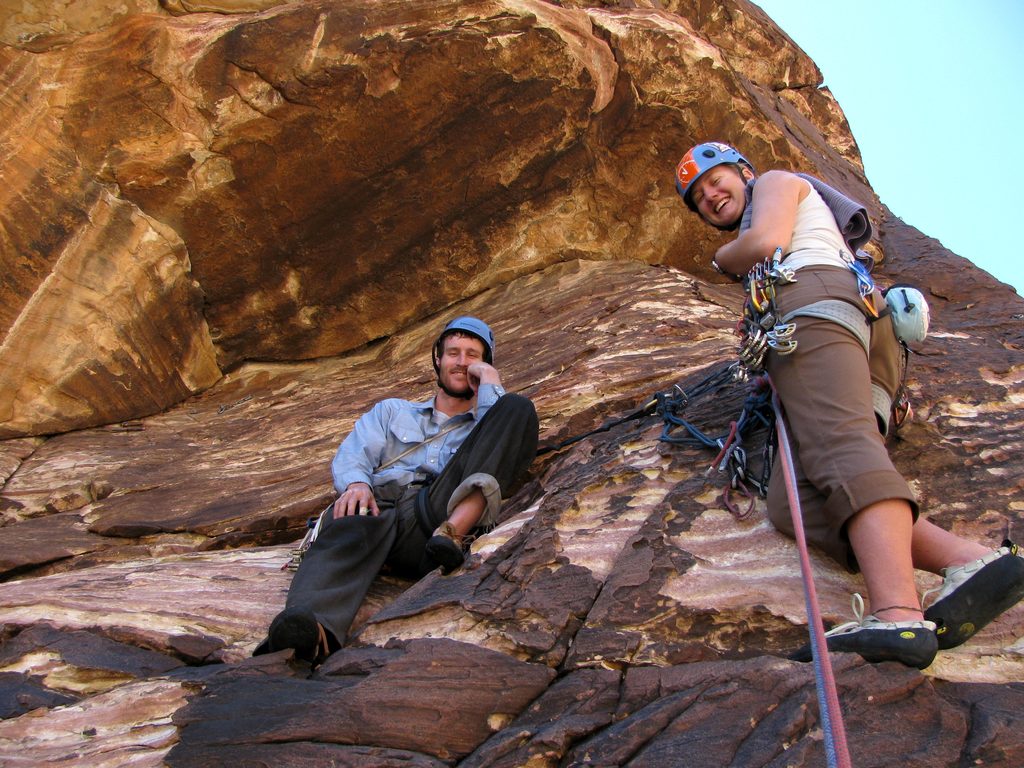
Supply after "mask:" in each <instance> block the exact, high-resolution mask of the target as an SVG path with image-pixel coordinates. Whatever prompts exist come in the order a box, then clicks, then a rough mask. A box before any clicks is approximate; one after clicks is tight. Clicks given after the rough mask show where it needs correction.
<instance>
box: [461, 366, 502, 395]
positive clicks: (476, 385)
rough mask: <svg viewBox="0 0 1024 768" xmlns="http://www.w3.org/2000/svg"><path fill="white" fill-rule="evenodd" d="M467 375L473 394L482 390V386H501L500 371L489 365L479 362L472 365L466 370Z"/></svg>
mask: <svg viewBox="0 0 1024 768" xmlns="http://www.w3.org/2000/svg"><path fill="white" fill-rule="evenodd" d="M466 375H467V376H468V377H469V386H470V387H472V389H473V392H474V393H475V392H477V391H478V390H479V389H480V385H481V384H501V375H500V374H499V373H498V369H497V368H495V367H494V366H493V365H490V364H489V363H485V362H483V361H481V360H478V361H477V362H475V363H470V364H469V366H468V367H467V368H466Z"/></svg>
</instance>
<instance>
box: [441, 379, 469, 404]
mask: <svg viewBox="0 0 1024 768" xmlns="http://www.w3.org/2000/svg"><path fill="white" fill-rule="evenodd" d="M437 386H439V387H440V388H441V389H442V390H443V391H444V393H445V394H446V395H448V397H455V398H458V399H459V400H472V399H473V395H474V394H476V393H475V392H473V388H472V387H466V388H465V389H464V390H462V391H461V392H459V391H456V390H454V389H452V388H451V387H449V386H448V385H447V384H445V383H444V382H443V381H441V376H440V374H439V375H438V377H437Z"/></svg>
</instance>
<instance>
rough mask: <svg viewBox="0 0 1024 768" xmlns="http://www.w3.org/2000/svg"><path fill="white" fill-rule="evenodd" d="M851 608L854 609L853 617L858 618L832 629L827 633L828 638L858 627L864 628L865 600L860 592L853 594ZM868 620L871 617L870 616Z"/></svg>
mask: <svg viewBox="0 0 1024 768" xmlns="http://www.w3.org/2000/svg"><path fill="white" fill-rule="evenodd" d="M850 608H851V609H853V615H854V616H855V617H856V618H855V620H854V621H848V622H846V623H845V624H839V625H837V626H835V627H832V629H830V630H829V631H828V632H826V633H825V634H826V636H827V635H833V634H836V635H838V634H841V633H843V632H846V631H848V630H851V629H855V628H856V627H861V626H864V598H863V597H861V596H860V592H854V593H853V597H851V598H850ZM868 618H871V617H870V616H869V617H868Z"/></svg>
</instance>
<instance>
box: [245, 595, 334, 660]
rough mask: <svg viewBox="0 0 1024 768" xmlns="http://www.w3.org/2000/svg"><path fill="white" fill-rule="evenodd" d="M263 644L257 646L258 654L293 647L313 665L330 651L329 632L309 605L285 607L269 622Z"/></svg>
mask: <svg viewBox="0 0 1024 768" xmlns="http://www.w3.org/2000/svg"><path fill="white" fill-rule="evenodd" d="M263 646H266V647H265V648H264V647H263ZM263 646H261V647H260V648H257V649H256V653H257V654H258V653H273V652H275V651H283V650H285V649H286V648H293V649H295V656H296V657H297V658H300V659H302V660H303V661H308V662H310V663H312V664H318V663H320V662H321V661H323V660H324V659H325V658H327V656H328V654H329V653H330V650H329V648H328V643H327V633H326V632H325V631H324V628H323V627H322V626H320V623H319V622H318V621H317V620H316V616H315V615H314V613H313V612H312V611H311V610H309V609H308V608H299V607H292V608H285V609H284V610H283V611H281V612H280V613H279V614H277V616H276V617H275V618H274V620H273V621H272V622H270V630H269V631H268V632H267V640H266V642H265V643H264V644H263ZM254 655H255V654H254Z"/></svg>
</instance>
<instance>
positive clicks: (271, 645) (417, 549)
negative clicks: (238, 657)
mask: <svg viewBox="0 0 1024 768" xmlns="http://www.w3.org/2000/svg"><path fill="white" fill-rule="evenodd" d="M432 357H433V363H434V371H435V372H436V374H437V391H436V392H435V394H434V396H433V397H432V398H431V399H430V400H427V401H426V402H421V403H414V402H410V401H408V400H401V399H397V398H390V399H386V400H382V401H381V402H379V403H377V404H376V405H375V406H374V407H373V408H372V409H371V410H370V411H369V412H367V413H365V414H363V416H361V417H360V418H359V420H358V421H357V422H356V425H355V427H354V428H353V430H352V432H351V433H350V434H349V435H348V437H346V438H345V440H344V441H343V442H342V443H341V446H340V447H339V448H338V452H337V454H336V455H335V457H334V461H333V462H332V463H331V472H332V474H333V476H334V486H335V488H336V489H337V491H338V493H339V496H338V499H337V501H335V502H334V505H333V507H332V508H330V509H329V510H328V511H327V512H325V514H324V520H323V522H322V524H321V530H320V532H319V534H318V536H317V538H316V539H315V541H314V542H313V544H312V545H311V546H310V548H309V550H308V551H307V552H306V553H305V556H304V557H303V559H302V562H301V565H300V566H299V569H298V571H297V572H296V573H295V577H294V579H293V580H292V584H291V588H290V589H289V591H288V598H287V601H286V603H285V609H284V610H283V611H281V613H279V614H278V615H277V617H276V618H275V619H274V620H273V622H271V624H270V630H269V633H268V636H267V638H266V639H265V640H264V641H263V642H262V643H261V644H260V645H259V646H258V647H257V648H256V650H255V652H254V654H253V655H259V654H263V653H271V652H274V651H280V650H283V649H286V648H293V649H294V650H295V654H296V656H298V657H299V658H302V659H305V660H306V661H310V662H312V663H314V664H317V663H320V662H321V661H322V660H323V659H324V658H326V656H327V655H329V654H330V653H333V652H334V651H336V650H337V649H338V648H340V647H341V646H342V645H343V644H344V643H345V641H346V635H347V632H348V629H349V626H350V625H351V624H352V620H353V619H354V618H355V615H356V611H358V610H359V606H360V604H361V603H362V602H363V598H364V597H365V596H366V593H367V591H368V590H369V588H370V584H371V583H372V582H373V580H374V579H375V578H376V577H377V574H378V573H379V572H380V570H381V568H382V567H383V566H384V565H387V566H389V567H390V568H391V569H392V571H393V572H394V573H396V574H398V575H400V576H407V577H411V578H420V577H421V576H424V575H425V574H427V573H429V572H430V571H432V570H434V569H436V568H437V567H439V566H440V567H441V569H442V571H443V572H445V573H449V572H450V571H452V570H454V569H455V568H458V567H459V566H460V565H462V563H463V559H464V554H463V544H464V541H463V537H465V536H466V535H467V534H468V533H469V532H470V531H471V530H472V529H474V528H478V529H479V528H483V529H487V528H488V527H489V526H493V524H494V523H495V522H496V515H497V513H498V510H499V508H500V505H501V498H502V496H503V495H507V494H508V492H509V491H510V489H512V488H513V486H514V485H515V484H516V482H517V481H518V480H520V479H521V478H522V476H523V475H525V473H526V471H527V469H528V468H529V466H530V463H531V462H532V461H533V458H534V456H535V455H536V450H537V433H538V423H537V413H536V411H535V409H534V407H533V403H531V402H530V400H528V399H527V398H525V397H522V396H520V395H515V394H505V390H504V389H503V388H502V386H501V378H500V376H499V374H498V371H497V369H496V368H494V366H493V365H492V363H493V359H494V335H493V334H492V333H491V329H490V328H489V327H488V326H487V324H486V323H484V322H483V321H481V320H479V319H477V318H475V317H459V318H456V319H455V320H452V321H451V322H450V323H448V324H447V325H446V326H445V328H444V330H443V331H442V332H441V334H440V336H439V337H438V339H437V341H436V342H435V343H434V347H433V350H432Z"/></svg>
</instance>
